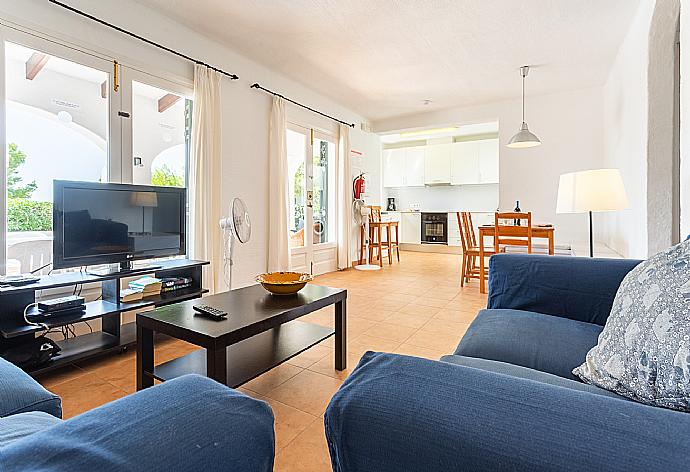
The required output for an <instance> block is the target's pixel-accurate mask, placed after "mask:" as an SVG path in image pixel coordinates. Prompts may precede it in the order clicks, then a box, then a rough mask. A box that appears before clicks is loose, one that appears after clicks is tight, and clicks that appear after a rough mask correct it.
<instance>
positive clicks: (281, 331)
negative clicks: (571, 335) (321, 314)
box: [153, 321, 335, 388]
mask: <svg viewBox="0 0 690 472" xmlns="http://www.w3.org/2000/svg"><path fill="white" fill-rule="evenodd" d="M333 334H335V331H334V330H333V328H328V327H325V326H319V325H315V324H311V323H305V322H303V321H291V322H289V323H285V324H283V325H281V326H278V327H277V328H273V329H271V330H269V331H265V332H263V333H261V334H257V335H256V336H253V337H251V338H249V339H245V340H244V341H240V342H239V343H237V344H233V345H231V346H228V347H227V354H226V355H227V361H228V368H227V381H226V383H225V384H226V385H227V386H228V387H232V388H236V387H239V386H240V385H242V384H244V383H246V382H249V381H250V380H252V379H253V378H255V377H258V376H259V375H261V374H263V373H264V372H267V371H269V370H271V369H272V368H274V367H276V366H277V365H279V364H281V363H283V362H285V361H287V360H288V359H290V358H292V357H294V356H296V355H297V354H300V353H301V352H304V351H306V350H307V349H309V348H310V347H312V346H314V345H316V344H318V343H320V342H321V341H323V340H324V339H326V338H328V337H330V336H333ZM186 374H199V375H204V376H205V375H206V351H205V350H204V349H199V350H198V351H194V352H192V353H191V354H187V355H186V356H183V357H179V358H177V359H173V360H171V361H168V362H165V363H164V364H160V365H157V366H156V367H155V368H154V372H153V378H155V379H158V380H161V381H165V380H171V379H174V378H175V377H180V376H182V375H186Z"/></svg>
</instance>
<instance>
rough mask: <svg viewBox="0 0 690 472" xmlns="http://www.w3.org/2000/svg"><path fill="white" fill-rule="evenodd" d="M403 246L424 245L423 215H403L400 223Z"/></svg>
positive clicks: (406, 213)
mask: <svg viewBox="0 0 690 472" xmlns="http://www.w3.org/2000/svg"><path fill="white" fill-rule="evenodd" d="M400 243H401V244H422V215H421V213H408V212H405V213H402V221H401V222H400Z"/></svg>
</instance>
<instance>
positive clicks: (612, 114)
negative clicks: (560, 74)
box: [604, 2, 654, 257]
mask: <svg viewBox="0 0 690 472" xmlns="http://www.w3.org/2000/svg"><path fill="white" fill-rule="evenodd" d="M653 11H654V4H653V2H641V3H640V8H639V9H638V11H637V14H636V15H635V18H634V20H633V22H632V23H631V24H630V29H629V30H628V34H627V35H626V37H625V40H624V41H623V43H622V45H621V47H620V49H619V51H618V55H617V56H616V60H615V62H614V63H613V66H612V67H611V71H610V73H609V77H608V80H607V81H606V85H605V86H604V128H605V130H606V133H605V138H604V146H605V148H604V149H605V151H604V165H605V166H607V167H614V168H617V169H620V171H621V175H622V177H623V183H624V185H625V188H626V193H627V194H628V201H629V204H630V208H629V209H628V210H625V211H621V212H616V213H609V214H606V215H604V221H605V228H606V241H605V242H606V243H607V244H608V245H609V246H610V247H611V248H612V249H614V250H615V251H617V252H618V253H620V254H622V255H624V256H626V257H646V256H647V98H648V96H647V66H648V63H649V59H648V57H649V48H648V45H649V41H648V37H649V25H650V22H651V18H652V13H653Z"/></svg>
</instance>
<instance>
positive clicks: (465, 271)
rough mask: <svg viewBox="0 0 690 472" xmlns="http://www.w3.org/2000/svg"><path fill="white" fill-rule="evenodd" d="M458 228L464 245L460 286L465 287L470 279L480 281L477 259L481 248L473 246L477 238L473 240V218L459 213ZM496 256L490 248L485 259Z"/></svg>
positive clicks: (487, 249)
mask: <svg viewBox="0 0 690 472" xmlns="http://www.w3.org/2000/svg"><path fill="white" fill-rule="evenodd" d="M456 216H457V218H458V226H459V227H460V242H461V244H462V267H461V273H460V286H461V287H464V286H465V283H466V282H467V283H469V281H470V279H479V278H480V275H479V268H478V266H477V259H478V258H479V257H480V252H479V246H478V245H473V244H472V241H475V242H476V236H474V240H473V239H472V238H473V236H472V233H473V228H471V221H472V216H471V215H469V214H468V213H466V212H463V213H461V212H457V213H456ZM493 254H495V252H494V250H493V248H491V247H488V248H485V249H484V257H488V256H491V255H493Z"/></svg>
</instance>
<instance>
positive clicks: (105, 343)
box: [0, 259, 208, 375]
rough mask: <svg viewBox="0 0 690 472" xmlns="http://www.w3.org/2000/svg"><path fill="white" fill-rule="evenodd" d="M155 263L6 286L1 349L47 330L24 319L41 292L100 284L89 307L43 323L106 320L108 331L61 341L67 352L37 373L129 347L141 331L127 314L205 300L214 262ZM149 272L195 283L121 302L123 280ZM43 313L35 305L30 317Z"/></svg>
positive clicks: (1, 290) (1, 294) (0, 310)
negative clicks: (124, 318)
mask: <svg viewBox="0 0 690 472" xmlns="http://www.w3.org/2000/svg"><path fill="white" fill-rule="evenodd" d="M155 264H156V265H155V266H146V267H134V268H131V269H130V270H128V271H126V272H121V271H116V272H114V273H107V274H102V275H99V274H93V273H89V272H65V273H62V274H55V275H44V276H42V277H41V278H40V280H39V281H37V282H34V283H30V284H26V285H22V286H18V287H0V353H2V351H4V350H5V349H6V348H9V347H13V346H17V345H21V344H23V343H26V342H29V341H31V340H32V339H33V338H34V337H35V336H36V335H37V334H41V333H43V332H44V331H45V329H44V328H43V327H42V326H38V325H31V324H27V323H26V321H25V320H24V309H25V308H26V307H27V306H29V305H30V304H33V303H34V302H36V301H37V300H36V297H37V293H39V292H40V291H42V290H47V289H54V288H60V287H70V286H75V285H82V284H96V283H100V284H101V294H102V295H101V298H100V299H99V300H94V301H90V302H87V303H86V309H85V310H84V311H81V312H77V313H74V314H69V315H65V316H56V317H49V318H46V319H45V320H44V321H43V323H44V324H45V325H46V326H47V327H48V328H55V327H59V326H65V325H70V324H75V323H81V322H84V321H89V320H93V319H100V320H101V325H102V329H101V331H94V332H93V333H89V334H83V335H81V336H77V337H74V338H69V339H67V340H60V341H57V344H58V345H59V346H60V348H61V349H62V351H61V352H60V353H59V354H58V355H57V356H55V357H53V358H52V359H51V360H50V361H49V362H48V363H47V364H44V365H42V366H40V367H37V368H35V369H32V370H30V373H31V374H34V375H35V374H40V373H43V372H47V371H49V370H53V369H56V368H59V367H62V366H65V365H67V364H70V363H72V362H77V361H80V360H84V359H88V358H91V357H94V356H97V355H100V354H103V353H105V352H109V351H116V350H123V349H125V348H126V347H127V346H129V345H132V344H135V342H136V329H135V326H134V323H127V324H121V315H122V313H125V312H136V311H138V310H141V309H142V308H150V307H156V306H163V305H170V304H173V303H177V302H181V301H185V300H191V299H194V298H199V297H201V295H203V294H204V293H206V292H207V291H208V290H205V289H204V288H203V284H202V268H203V266H204V265H207V264H208V262H205V261H195V260H189V259H170V260H165V261H156V262H155ZM146 274H152V275H154V276H155V277H190V278H191V279H192V285H191V286H190V287H187V288H183V289H180V290H176V291H174V292H166V293H161V294H157V295H154V296H152V297H147V298H144V299H143V300H137V301H134V302H131V303H122V302H120V288H121V286H122V281H121V279H122V278H124V277H135V276H139V275H146ZM37 313H38V308H37V307H35V306H34V307H32V308H30V309H29V310H27V315H32V314H37Z"/></svg>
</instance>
